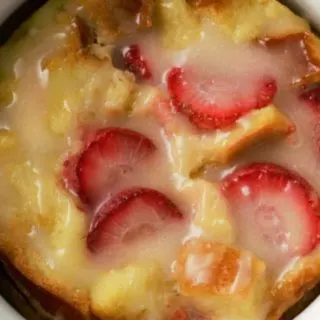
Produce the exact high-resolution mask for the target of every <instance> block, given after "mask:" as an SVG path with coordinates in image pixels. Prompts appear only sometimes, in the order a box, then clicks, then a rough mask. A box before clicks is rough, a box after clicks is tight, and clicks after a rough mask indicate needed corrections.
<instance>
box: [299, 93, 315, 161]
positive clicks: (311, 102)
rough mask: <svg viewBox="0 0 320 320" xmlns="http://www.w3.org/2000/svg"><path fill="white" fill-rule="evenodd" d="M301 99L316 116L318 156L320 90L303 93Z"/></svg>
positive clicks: (313, 137)
mask: <svg viewBox="0 0 320 320" xmlns="http://www.w3.org/2000/svg"><path fill="white" fill-rule="evenodd" d="M300 99H301V100H302V101H303V102H306V103H307V105H308V106H309V107H310V108H311V109H312V112H313V114H314V123H313V136H312V139H313V142H314V146H315V150H316V152H317V155H318V154H319V153H320V88H313V89H310V90H307V91H305V92H303V93H302V94H301V95H300Z"/></svg>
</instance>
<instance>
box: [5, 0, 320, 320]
mask: <svg viewBox="0 0 320 320" xmlns="http://www.w3.org/2000/svg"><path fill="white" fill-rule="evenodd" d="M19 4H20V3H18V2H17V4H16V5H17V6H18V5H19ZM311 5H312V4H311V2H310V5H309V6H306V7H305V9H306V14H308V12H309V14H310V13H311V14H312V13H313V14H314V12H315V10H313V9H310V8H312V7H311ZM1 6H3V9H2V10H3V11H1V12H3V15H4V16H7V15H8V13H9V12H12V10H14V8H15V4H14V2H12V1H8V2H3V4H1ZM297 9H298V10H300V11H299V12H302V11H301V10H303V8H297ZM0 10H1V7H0ZM310 17H311V18H315V17H314V16H310ZM315 25H316V20H315ZM317 305H318V303H317V301H316V302H314V303H313V304H312V305H311V306H310V307H309V308H308V309H307V310H306V311H304V312H303V313H302V314H301V315H299V317H298V319H299V320H300V319H301V320H304V319H305V320H309V319H312V318H313V319H314V318H315V314H316V313H317V311H318V310H319V309H318V307H317ZM1 306H2V307H3V308H4V311H3V314H8V315H7V316H6V317H7V318H4V319H5V320H7V319H8V320H11V319H10V316H11V317H15V316H16V315H15V314H14V311H12V314H11V315H10V311H8V310H10V309H9V308H8V306H7V305H6V304H5V302H2V304H1ZM17 317H18V316H17ZM13 319H15V318H13ZM17 319H18V318H17Z"/></svg>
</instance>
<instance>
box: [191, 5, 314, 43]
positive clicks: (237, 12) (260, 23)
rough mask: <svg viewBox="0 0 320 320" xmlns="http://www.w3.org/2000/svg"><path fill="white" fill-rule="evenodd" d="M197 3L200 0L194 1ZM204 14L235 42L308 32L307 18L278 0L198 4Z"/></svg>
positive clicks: (200, 11) (197, 7) (197, 8)
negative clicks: (297, 14)
mask: <svg viewBox="0 0 320 320" xmlns="http://www.w3.org/2000/svg"><path fill="white" fill-rule="evenodd" d="M190 2H194V3H195V4H197V1H190ZM195 7H196V10H197V11H198V12H199V14H200V15H204V16H206V17H208V19H210V20H211V19H212V20H213V21H215V22H216V23H217V24H218V26H219V27H221V28H222V29H223V30H224V31H225V32H226V33H228V34H230V35H231V36H232V38H233V39H234V41H235V42H247V41H250V40H255V39H258V38H264V37H271V38H273V37H279V36H281V35H282V36H283V35H288V34H294V33H298V32H303V31H308V30H309V29H310V28H309V26H308V24H307V22H306V21H305V20H303V19H302V18H300V17H298V16H296V15H295V14H294V13H292V12H291V11H290V10H289V9H288V8H287V7H285V6H283V5H282V4H280V3H279V2H278V1H274V0H240V1H239V0H218V1H208V4H207V5H203V6H200V7H199V6H197V5H196V6H195Z"/></svg>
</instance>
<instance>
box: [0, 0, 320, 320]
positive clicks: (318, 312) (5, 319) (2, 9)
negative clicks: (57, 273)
mask: <svg viewBox="0 0 320 320" xmlns="http://www.w3.org/2000/svg"><path fill="white" fill-rule="evenodd" d="M26 1H28V0H0V24H1V23H2V22H3V21H4V20H5V19H6V18H7V17H8V16H9V15H10V14H11V13H12V12H13V11H14V10H15V9H16V8H17V7H19V5H21V4H22V3H23V2H26ZM286 2H287V3H290V4H291V3H292V4H293V5H294V6H295V7H296V8H297V10H298V11H299V12H300V13H301V15H303V16H304V17H306V18H308V19H309V20H310V21H312V23H313V26H315V27H316V28H318V30H319V31H320V1H319V0H302V1H301V0H287V1H286ZM0 281H1V280H0ZM0 319H1V320H24V319H23V318H22V317H21V316H20V315H19V314H18V313H17V312H16V311H15V310H14V309H13V308H11V307H10V306H9V305H8V304H7V303H6V302H5V301H4V299H3V298H1V296H0ZM316 319H320V297H319V298H317V299H316V300H315V301H314V302H313V303H312V304H311V305H310V306H309V307H308V308H307V309H306V310H305V311H304V312H303V313H302V314H300V315H299V316H298V317H296V319H295V320H316Z"/></svg>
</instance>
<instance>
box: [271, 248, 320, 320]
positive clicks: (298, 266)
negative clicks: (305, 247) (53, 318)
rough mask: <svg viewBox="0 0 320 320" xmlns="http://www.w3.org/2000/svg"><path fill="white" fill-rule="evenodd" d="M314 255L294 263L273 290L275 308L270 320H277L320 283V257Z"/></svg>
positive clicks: (316, 253)
mask: <svg viewBox="0 0 320 320" xmlns="http://www.w3.org/2000/svg"><path fill="white" fill-rule="evenodd" d="M318 251H319V250H318V249H316V250H315V252H314V253H313V254H311V255H310V256H307V257H305V258H302V259H298V260H297V261H294V262H293V263H292V264H291V266H290V268H288V270H286V272H285V273H284V274H282V275H281V276H280V277H279V279H277V280H276V281H275V284H274V286H273V288H272V290H271V294H272V300H273V308H272V310H271V312H270V313H269V316H268V318H267V319H268V320H276V319H279V318H280V317H281V315H282V314H283V313H284V312H285V311H286V310H287V309H289V308H290V307H291V306H292V305H294V304H295V303H296V302H297V301H298V300H299V299H301V298H302V297H303V296H304V294H305V293H306V292H308V291H309V290H311V289H312V288H313V287H314V286H315V285H316V284H317V283H318V282H319V281H320V256H319V252H318Z"/></svg>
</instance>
